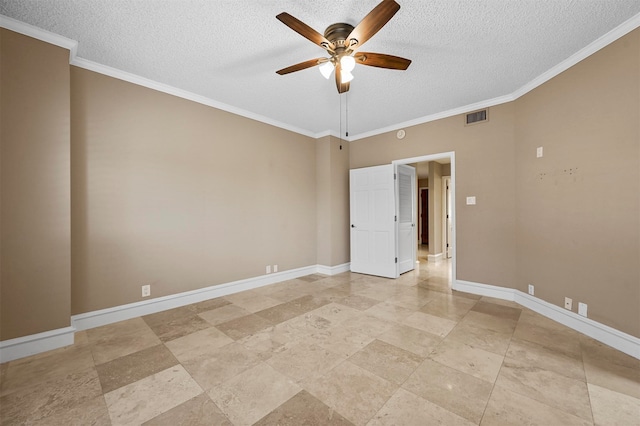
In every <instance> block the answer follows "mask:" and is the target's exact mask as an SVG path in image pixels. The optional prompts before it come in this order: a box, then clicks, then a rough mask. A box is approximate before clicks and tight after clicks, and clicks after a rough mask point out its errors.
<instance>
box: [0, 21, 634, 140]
mask: <svg viewBox="0 0 640 426" xmlns="http://www.w3.org/2000/svg"><path fill="white" fill-rule="evenodd" d="M0 27H3V28H6V29H9V30H11V31H15V32H18V33H20V34H24V35H27V36H29V37H33V38H35V39H38V40H42V41H45V42H47V43H51V44H53V45H56V46H59V47H63V48H65V49H69V63H70V64H71V65H75V66H77V67H80V68H84V69H87V70H90V71H94V72H97V73H100V74H104V75H108V76H110V77H113V78H117V79H119V80H123V81H127V82H130V83H133V84H137V85H140V86H143V87H147V88H150V89H153V90H157V91H159V92H163V93H167V94H170V95H173V96H177V97H180V98H184V99H187V100H190V101H193V102H197V103H200V104H203V105H207V106H210V107H213V108H216V109H220V110H222V111H226V112H230V113H232V114H236V115H239V116H242V117H245V118H249V119H251V120H255V121H259V122H261V123H265V124H268V125H271V126H274V127H278V128H281V129H284V130H288V131H291V132H294V133H298V134H300V135H303V136H307V137H310V138H313V139H319V138H322V137H325V136H327V135H331V136H335V137H340V136H339V135H337V134H335V132H333V131H332V130H325V131H322V132H311V131H309V130H306V129H301V128H299V127H295V126H291V125H289V124H286V123H282V122H280V121H277V120H273V119H271V118H269V117H265V116H263V115H260V114H255V113H252V112H250V111H247V110H244V109H241V108H237V107H234V106H231V105H227V104H225V103H222V102H218V101H216V100H213V99H211V98H207V97H205V96H201V95H197V94H195V93H192V92H188V91H186V90H182V89H178V88H176V87H173V86H170V85H168V84H163V83H159V82H157V81H154V80H150V79H147V78H144V77H141V76H138V75H136V74H132V73H129V72H126V71H122V70H119V69H116V68H112V67H109V66H106V65H102V64H99V63H97V62H93V61H89V60H87V59H82V58H78V57H77V56H76V54H77V50H78V42H77V41H76V40H72V39H69V38H66V37H63V36H60V35H58V34H54V33H52V32H50V31H46V30H43V29H41V28H38V27H35V26H33V25H30V24H26V23H24V22H21V21H18V20H15V19H13V18H9V17H8V16H4V15H0ZM638 27H640V13H639V14H637V15H635V16H633V17H632V18H630V19H628V20H627V21H625V22H623V23H622V24H620V25H619V26H617V27H616V28H614V29H613V30H611V31H609V32H608V33H606V34H604V35H603V36H601V37H600V38H598V39H597V40H595V41H593V42H592V43H590V44H589V45H587V46H586V47H584V48H583V49H581V50H579V51H578V52H576V53H574V54H573V55H571V56H570V57H568V58H567V59H565V60H564V61H562V62H561V63H559V64H558V65H556V66H554V67H553V68H551V69H549V70H547V71H545V72H544V73H542V74H540V75H539V76H538V77H536V78H534V79H533V80H531V81H530V82H528V83H526V84H525V85H523V86H521V87H520V88H518V89H516V90H515V91H514V92H512V93H510V94H507V95H504V96H499V97H497V98H493V99H488V100H484V101H480V102H476V103H473V104H469V105H465V106H462V107H458V108H453V109H450V110H447V111H443V112H439V113H436V114H431V115H427V116H423V117H419V118H416V119H414V120H409V121H405V122H402V123H397V124H394V125H391V126H387V127H382V128H379V129H375V130H371V131H369V132H364V133H360V134H357V135H352V136H350V137H348V138H343V139H344V140H346V141H348V142H351V141H356V140H359V139H364V138H368V137H372V136H377V135H380V134H383V133H387V132H393V131H396V130H398V129H402V128H406V127H412V126H417V125H420V124H424V123H428V122H431V121H436V120H441V119H443V118H448V117H452V116H454V115H459V114H465V113H467V112H470V111H474V110H478V109H482V108H488V107H492V106H496V105H500V104H504V103H508V102H512V101H514V100H516V99H518V98H519V97H521V96H523V95H525V94H527V93H529V92H530V91H532V90H533V89H535V88H536V87H538V86H540V85H542V84H544V83H546V82H547V81H549V80H551V79H552V78H553V77H555V76H557V75H558V74H560V73H562V72H564V71H566V70H567V69H569V68H571V67H572V66H574V65H576V64H577V63H579V62H580V61H582V60H583V59H585V58H587V57H589V56H591V55H593V54H594V53H595V52H597V51H599V50H600V49H602V48H604V47H606V46H608V45H609V44H611V43H613V42H614V41H616V40H618V39H619V38H621V37H623V36H625V35H626V34H628V33H630V32H631V31H633V30H635V29H636V28H638Z"/></svg>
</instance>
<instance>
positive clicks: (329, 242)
mask: <svg viewBox="0 0 640 426" xmlns="http://www.w3.org/2000/svg"><path fill="white" fill-rule="evenodd" d="M316 173H317V182H316V190H317V206H318V207H317V215H318V235H317V241H318V264H319V265H323V266H337V265H341V264H344V263H347V262H349V257H350V253H349V247H350V246H349V144H348V143H346V142H342V141H341V140H340V139H338V138H335V137H333V136H326V137H324V138H320V139H318V140H317V141H316Z"/></svg>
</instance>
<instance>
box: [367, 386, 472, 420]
mask: <svg viewBox="0 0 640 426" xmlns="http://www.w3.org/2000/svg"><path fill="white" fill-rule="evenodd" d="M434 424H438V425H453V426H457V425H459V426H471V425H474V424H475V423H472V422H470V421H469V420H467V419H465V418H463V417H460V416H458V415H457V414H454V413H452V412H451V411H448V410H445V409H444V408H442V407H440V406H438V405H436V404H433V403H432V402H429V401H427V400H426V399H423V398H420V397H419V396H416V395H414V394H412V393H411V392H407V391H406V390H404V389H398V391H397V392H396V393H395V394H393V396H392V397H391V398H390V399H389V401H387V403H386V404H385V405H384V406H383V407H382V408H381V409H380V411H378V413H376V415H375V417H374V418H373V419H371V421H370V422H369V423H367V426H383V425H389V426H392V425H393V426H396V425H403V426H424V425H434Z"/></svg>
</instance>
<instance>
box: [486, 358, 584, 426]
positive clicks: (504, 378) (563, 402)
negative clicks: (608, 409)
mask: <svg viewBox="0 0 640 426" xmlns="http://www.w3.org/2000/svg"><path fill="white" fill-rule="evenodd" d="M496 386H501V387H502V388H503V389H506V390H509V391H511V392H515V393H517V394H520V395H524V396H527V397H529V398H533V399H535V400H536V401H538V402H541V403H543V404H546V405H550V406H552V407H555V408H557V409H559V410H562V411H566V412H567V413H569V414H573V415H574V416H577V417H580V418H582V419H584V420H587V421H592V416H591V407H590V405H589V394H588V392H587V384H586V383H585V382H583V381H580V380H575V379H570V378H568V377H564V376H561V375H558V374H556V373H553V372H551V371H548V370H542V369H539V368H534V367H520V366H518V365H515V364H512V363H511V362H510V361H509V360H505V362H504V364H503V366H502V369H501V370H500V374H499V375H498V380H496Z"/></svg>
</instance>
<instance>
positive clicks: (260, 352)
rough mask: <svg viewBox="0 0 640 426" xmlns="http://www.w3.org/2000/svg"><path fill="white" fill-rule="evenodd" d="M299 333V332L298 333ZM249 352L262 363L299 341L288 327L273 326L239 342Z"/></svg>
mask: <svg viewBox="0 0 640 426" xmlns="http://www.w3.org/2000/svg"><path fill="white" fill-rule="evenodd" d="M296 333H297V332H296ZM238 343H240V344H242V346H244V347H245V348H246V349H247V350H248V351H249V352H251V353H253V354H255V355H257V356H258V357H259V358H260V359H261V360H262V361H264V360H267V359H269V358H271V357H272V356H273V355H275V354H276V353H279V352H282V351H283V350H285V349H287V348H288V347H290V346H292V345H295V344H298V340H297V339H296V337H295V336H294V335H293V333H292V332H291V330H289V329H287V328H286V327H282V326H281V324H279V325H278V326H272V327H269V328H266V329H264V330H262V331H259V332H257V333H255V334H253V335H251V336H247V337H244V338H242V339H240V340H238Z"/></svg>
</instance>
